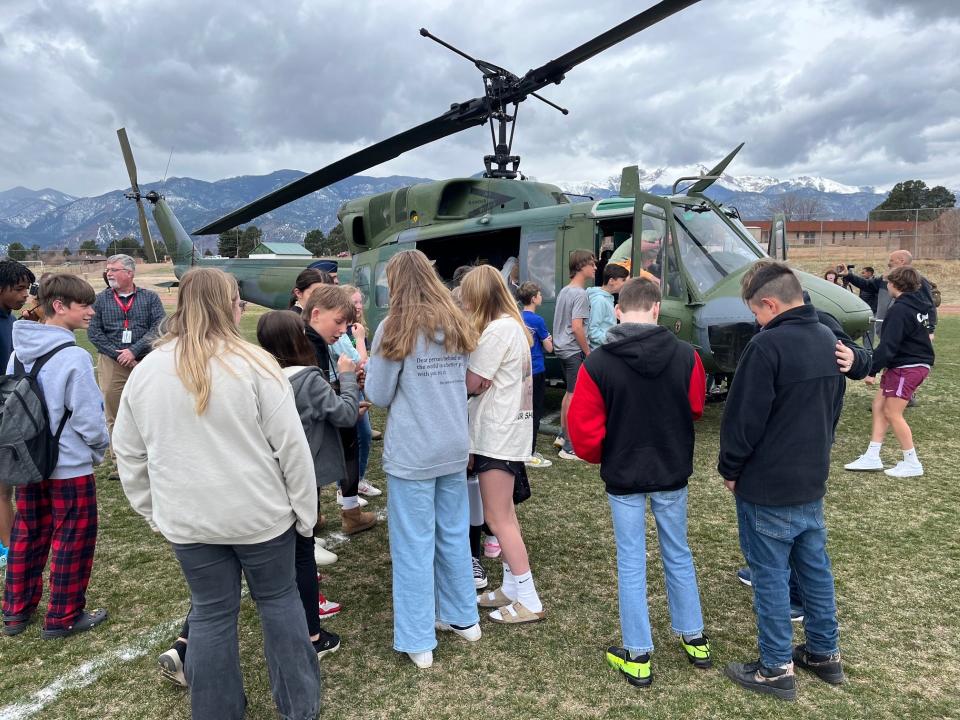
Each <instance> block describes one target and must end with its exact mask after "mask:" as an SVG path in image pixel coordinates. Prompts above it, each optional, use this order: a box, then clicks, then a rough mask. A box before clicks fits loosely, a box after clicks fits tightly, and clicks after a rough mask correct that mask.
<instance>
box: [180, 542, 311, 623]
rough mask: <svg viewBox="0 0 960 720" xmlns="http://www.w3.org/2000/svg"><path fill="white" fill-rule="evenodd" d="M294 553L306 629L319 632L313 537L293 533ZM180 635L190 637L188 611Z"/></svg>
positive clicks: (298, 589) (298, 590)
mask: <svg viewBox="0 0 960 720" xmlns="http://www.w3.org/2000/svg"><path fill="white" fill-rule="evenodd" d="M294 535H295V538H296V541H295V543H294V549H295V553H296V555H295V556H294V557H295V560H294V563H295V570H296V574H297V592H298V593H300V602H301V603H303V612H304V614H305V615H306V617H307V630H309V632H310V634H311V635H319V634H320V583H319V581H318V580H317V563H316V560H314V558H313V537H304V536H303V535H301V534H300V533H294ZM180 637H182V638H184V639H187V638H189V637H190V613H187V619H186V620H184V621H183V628H182V629H181V630H180Z"/></svg>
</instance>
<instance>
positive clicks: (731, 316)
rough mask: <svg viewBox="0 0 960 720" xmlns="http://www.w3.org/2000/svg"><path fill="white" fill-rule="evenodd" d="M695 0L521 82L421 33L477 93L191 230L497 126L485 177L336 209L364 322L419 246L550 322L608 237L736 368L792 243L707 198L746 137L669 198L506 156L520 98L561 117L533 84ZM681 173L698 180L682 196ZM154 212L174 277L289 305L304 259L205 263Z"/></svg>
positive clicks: (831, 299) (709, 363) (379, 310)
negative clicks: (207, 276)
mask: <svg viewBox="0 0 960 720" xmlns="http://www.w3.org/2000/svg"><path fill="white" fill-rule="evenodd" d="M697 1H698V0H662V2H660V3H658V4H656V5H654V6H653V7H651V8H649V9H648V10H645V11H643V12H641V13H639V14H637V15H636V16H634V17H632V18H630V19H629V20H627V21H625V22H624V23H621V24H620V25H618V26H616V27H614V28H612V29H611V30H608V31H607V32H605V33H603V34H601V35H599V36H597V37H596V38H594V39H593V40H590V41H588V42H587V43H584V44H583V45H581V46H579V47H578V48H576V49H574V50H572V51H570V52H569V53H567V54H565V55H563V56H561V57H559V58H557V59H555V60H552V61H550V62H548V63H546V64H545V65H543V66H541V67H539V68H536V69H534V70H530V71H528V72H527V73H526V74H525V75H524V76H523V77H518V76H516V75H514V74H512V73H511V72H509V71H508V70H505V69H504V68H501V67H499V66H496V65H494V64H492V63H489V62H486V61H483V60H477V59H474V58H472V57H470V56H469V55H467V54H466V53H464V52H462V51H461V50H458V49H457V48H454V47H453V46H452V45H449V44H448V43H446V42H444V41H442V40H440V39H439V38H436V37H435V36H433V35H432V34H430V33H429V32H428V31H427V30H421V31H420V32H421V35H423V36H424V37H427V38H430V39H433V40H436V41H437V42H438V43H440V44H441V45H443V46H444V47H447V48H448V49H450V50H452V51H454V52H456V53H458V54H459V55H461V56H463V57H464V58H466V59H468V60H469V61H471V62H472V63H473V64H474V65H475V66H476V67H477V68H478V69H479V70H480V71H481V73H483V81H484V87H485V94H484V95H483V96H482V97H479V98H475V99H473V100H470V101H467V102H465V103H458V104H454V105H453V106H452V107H451V109H450V110H449V111H448V112H446V113H444V114H443V115H441V116H439V117H437V118H434V119H433V120H430V121H428V122H426V123H423V124H422V125H418V126H417V127H415V128H412V129H410V130H407V131H405V132H403V133H400V134H398V135H395V136H393V137H392V138H389V139H387V140H384V141H382V142H379V143H376V144H374V145H372V146H370V147H367V148H364V149H363V150H360V151H358V152H356V153H354V154H352V155H349V156H347V157H346V158H343V159H341V160H338V161H336V162H334V163H333V164H331V165H328V166H327V167H325V168H322V169H321V170H318V171H316V172H314V173H312V174H310V175H306V176H304V177H303V178H300V179H299V180H296V181H295V182H293V183H290V184H289V185H286V186H284V187H282V188H280V189H278V190H276V191H274V192H272V193H270V194H268V195H266V196H264V197H262V198H259V199H258V200H255V201H254V202H252V203H250V204H248V205H246V206H245V207H243V208H240V209H239V210H236V211H234V212H232V213H230V214H228V215H226V216H224V217H223V218H220V219H219V220H216V221H214V222H212V223H210V224H208V225H205V226H204V227H202V228H200V229H199V230H197V231H195V233H194V234H216V233H220V232H223V231H226V230H229V229H232V228H234V227H236V226H237V225H239V224H242V223H245V222H248V221H250V220H252V219H253V218H255V217H258V216H259V215H262V214H264V213H267V212H270V211H271V210H274V209H276V208H278V207H281V206H282V205H284V204H286V203H289V202H292V201H293V200H296V199H298V198H301V197H303V196H305V195H307V194H309V193H311V192H314V191H316V190H319V189H321V188H323V187H326V186H327V185H330V184H332V183H334V182H336V181H338V180H341V179H343V178H346V177H349V176H350V175H352V174H355V173H358V172H361V171H363V170H365V169H367V168H369V167H373V166H375V165H378V164H380V163H382V162H385V161H386V160H389V159H392V158H394V157H396V156H398V155H400V154H401V153H403V152H406V151H407V150H410V149H413V148H416V147H419V146H421V145H425V144H427V143H430V142H433V141H434V140H437V139H440V138H443V137H446V136H448V135H451V134H454V133H456V132H459V131H461V130H464V129H466V128H469V127H474V126H477V125H480V124H484V123H486V122H487V121H489V122H490V128H491V136H492V137H493V144H494V153H493V154H492V155H486V156H485V157H484V167H485V172H484V174H483V177H471V178H454V179H450V180H443V181H439V182H431V183H423V184H419V185H413V186H410V187H405V188H400V189H397V190H393V191H390V192H386V193H381V194H378V195H374V196H370V197H366V198H360V199H357V200H351V201H348V202H346V203H345V204H344V205H343V206H341V208H340V210H339V211H338V213H337V216H338V218H339V220H340V222H341V223H342V224H343V228H344V233H345V235H346V238H347V241H348V243H349V246H350V250H351V252H352V282H353V284H355V285H357V286H358V287H359V288H360V289H361V290H362V291H363V294H364V298H365V300H364V302H365V314H366V317H367V319H368V320H369V321H370V323H371V324H372V325H374V326H375V325H376V324H377V323H378V322H379V321H380V320H381V319H382V318H383V317H384V316H385V314H386V313H387V311H388V307H389V291H388V288H387V285H386V273H385V268H386V263H387V261H388V260H389V258H390V257H391V256H392V255H393V254H395V253H397V252H400V251H403V250H408V249H412V248H416V249H420V250H422V251H423V252H424V253H426V254H427V256H428V257H430V258H432V259H433V260H434V262H435V267H436V269H437V272H438V273H439V274H440V276H441V277H442V278H444V279H450V278H451V277H452V274H453V271H454V270H455V269H456V268H457V267H458V266H460V265H465V264H473V263H476V262H486V263H489V264H492V265H494V266H496V267H498V268H503V269H504V272H505V274H506V273H507V272H508V268H512V267H513V266H516V267H517V268H518V270H519V272H518V276H517V278H516V279H517V281H519V282H522V281H524V280H534V281H536V282H537V283H538V284H539V285H540V286H541V288H542V290H543V298H544V303H543V306H542V307H541V313H542V314H544V315H545V316H546V318H547V320H548V323H549V322H550V321H551V320H552V315H553V309H554V300H555V297H556V294H557V292H559V290H560V288H561V287H562V286H563V285H565V284H566V282H567V264H568V257H569V254H570V253H571V252H572V251H573V250H577V249H587V250H590V251H592V252H594V253H596V254H599V250H600V248H601V246H602V244H603V242H604V238H613V240H614V244H616V245H617V248H616V252H615V253H614V257H615V258H617V259H619V260H628V261H629V263H630V265H631V266H632V268H634V269H637V270H639V269H640V268H644V269H648V270H652V271H653V272H654V274H655V275H656V276H657V277H658V278H659V279H660V282H661V286H662V288H663V302H662V307H661V315H660V322H661V324H663V325H665V326H667V327H669V328H670V329H671V330H673V332H675V333H676V334H677V335H678V337H680V338H681V339H683V340H686V341H688V342H690V343H691V344H692V345H694V347H696V348H697V349H698V351H699V352H700V355H701V357H702V359H703V362H704V366H705V368H706V369H707V370H708V372H712V373H716V374H726V373H732V372H733V371H734V369H735V368H736V364H737V360H738V359H739V356H740V354H741V353H742V351H743V348H744V347H745V345H746V343H747V342H748V341H749V339H750V337H751V336H752V335H753V333H754V331H755V324H754V318H753V316H752V314H751V313H750V312H749V310H748V309H747V307H746V306H745V305H744V303H743V302H742V301H741V300H740V297H739V281H740V277H741V276H742V275H743V273H744V272H745V271H746V269H747V268H748V267H750V266H751V265H752V264H753V263H754V262H756V261H757V260H759V259H760V258H763V257H766V256H767V255H768V254H775V256H776V257H780V258H783V259H785V258H786V251H787V246H786V241H785V234H784V232H783V230H784V228H783V223H782V222H781V223H780V226H779V231H776V224H775V231H774V232H773V233H771V246H770V248H769V249H768V251H765V250H764V249H763V248H761V247H760V246H759V245H758V244H757V242H756V241H755V240H754V239H753V237H752V236H751V235H750V233H749V232H748V231H747V230H746V228H745V227H744V226H743V224H742V223H741V222H740V219H739V217H738V215H737V213H736V211H735V210H733V209H728V208H723V207H721V206H720V205H718V204H716V203H715V202H713V201H712V200H711V199H710V198H708V197H707V196H706V195H705V194H704V192H705V191H706V190H707V188H709V187H710V185H711V184H712V183H713V182H714V181H716V180H717V179H718V178H719V176H720V175H721V174H722V173H723V171H724V169H725V168H726V167H727V165H728V164H729V163H730V162H731V161H732V160H733V158H734V156H735V155H736V153H737V152H738V151H739V150H740V148H741V147H742V144H741V145H740V146H738V147H737V148H736V149H735V150H734V151H733V152H731V153H730V154H729V155H727V157H726V158H724V159H723V160H722V161H721V162H720V163H719V164H718V165H717V166H716V167H715V168H713V170H711V171H710V172H709V173H708V174H707V175H705V176H698V177H690V178H680V179H679V180H678V181H677V183H675V184H674V187H673V191H672V193H671V195H669V196H667V197H661V196H657V195H653V194H650V193H646V192H642V191H640V188H639V174H638V170H637V168H636V166H631V167H628V168H625V169H624V172H623V176H622V178H621V185H620V196H619V197H615V198H609V199H605V200H600V201H592V200H591V201H586V202H571V201H570V198H569V197H568V196H567V195H565V194H564V193H563V191H562V190H561V189H560V188H558V187H556V186H554V185H549V184H545V183H539V182H532V181H528V180H525V179H523V177H522V175H521V174H520V172H519V164H520V158H519V156H516V155H513V154H511V151H512V143H513V130H514V129H515V127H516V126H515V124H514V125H513V127H511V129H510V133H509V137H508V135H507V127H508V125H511V124H512V123H514V121H515V120H516V117H517V109H518V107H519V104H520V103H521V102H523V101H524V100H526V99H528V98H529V97H534V98H535V99H538V100H542V101H543V102H546V103H547V104H549V105H550V106H552V107H555V108H557V109H558V110H560V111H561V112H563V113H564V114H566V112H567V111H566V110H565V109H563V108H560V107H559V106H557V105H555V104H554V103H552V102H550V101H549V100H546V99H545V98H543V97H541V96H540V95H538V94H537V91H538V90H540V89H542V88H543V87H545V86H547V85H549V84H551V83H559V82H561V81H562V80H563V78H564V76H565V74H566V73H567V72H569V71H570V70H571V69H572V68H573V67H575V66H576V65H578V64H579V63H582V62H584V61H585V60H587V59H589V58H591V57H593V56H594V55H596V54H597V53H599V52H602V51H603V50H605V49H607V48H609V47H611V46H612V45H614V44H616V43H618V42H620V41H622V40H624V39H626V38H628V37H630V36H632V35H634V34H635V33H637V32H639V31H641V30H643V29H645V28H647V27H650V26H651V25H653V24H655V23H657V22H659V21H660V20H663V19H664V18H666V17H668V16H670V15H672V14H674V13H676V12H679V11H680V10H682V9H684V8H686V7H689V6H690V5H693V4H695V3H696V2H697ZM685 181H686V182H689V183H690V184H689V185H688V186H687V187H685V188H683V190H682V191H681V190H679V184H680V183H682V182H685ZM149 199H150V198H148V200H149ZM154 214H155V217H156V216H157V215H158V214H159V216H160V217H159V218H158V226H159V227H160V228H161V232H162V234H163V235H164V237H165V238H166V239H167V242H168V245H169V244H170V243H171V241H173V242H174V246H175V247H176V248H177V249H176V252H175V253H174V262H175V265H176V268H177V272H178V275H179V274H180V273H181V271H182V270H185V269H187V267H188V266H187V265H186V264H185V263H184V260H185V259H187V260H189V262H190V263H192V264H202V265H204V266H217V267H222V268H224V269H225V270H227V271H228V272H231V273H233V274H234V275H235V276H236V277H237V279H238V281H239V283H240V287H241V293H242V295H243V297H244V298H245V299H248V300H252V301H254V302H257V303H260V304H264V305H267V306H269V307H286V301H287V299H288V297H289V291H290V288H291V287H292V286H293V284H294V279H295V277H296V274H297V273H298V272H299V271H300V270H301V269H302V268H303V267H305V266H306V263H305V262H304V261H303V260H297V261H286V262H289V263H290V265H286V266H283V265H280V264H275V263H280V262H282V261H258V260H254V261H250V260H247V261H242V260H229V261H224V260H201V259H198V258H196V257H195V254H194V253H193V249H192V243H191V242H190V240H189V237H188V236H187V234H186V233H185V232H184V231H183V229H182V227H180V226H179V223H177V222H176V219H175V218H174V217H173V214H172V212H170V211H169V208H167V207H165V204H164V203H162V199H159V200H158V201H157V202H156V203H155V205H154ZM164 227H166V228H167V230H166V231H165V230H164ZM168 233H172V234H171V235H169V236H168ZM634 238H636V239H639V242H634V241H633V239H634ZM618 254H619V256H618ZM800 276H801V283H802V284H803V286H804V288H805V289H806V290H807V291H808V292H809V293H810V296H811V298H812V301H813V302H814V304H815V305H817V307H818V308H820V309H821V310H824V311H826V312H829V313H830V314H831V315H833V316H834V317H836V318H837V320H838V321H840V323H841V324H842V325H843V326H844V328H845V329H846V330H847V332H848V333H849V334H851V336H853V337H858V336H859V335H861V334H862V333H863V332H864V331H865V330H866V329H867V327H868V324H869V320H870V310H869V308H868V307H867V306H866V304H864V303H863V302H862V301H860V299H859V298H857V297H856V296H855V295H854V294H852V293H850V292H847V291H846V290H844V289H843V288H840V287H837V286H835V285H833V284H831V283H828V282H826V281H825V280H823V279H822V278H818V277H815V276H813V275H809V274H806V273H800ZM548 372H549V370H548Z"/></svg>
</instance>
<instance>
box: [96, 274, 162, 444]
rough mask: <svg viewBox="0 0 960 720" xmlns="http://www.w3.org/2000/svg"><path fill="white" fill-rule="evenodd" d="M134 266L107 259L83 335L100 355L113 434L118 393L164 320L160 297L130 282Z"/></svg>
mask: <svg viewBox="0 0 960 720" xmlns="http://www.w3.org/2000/svg"><path fill="white" fill-rule="evenodd" d="M136 270H137V263H136V262H135V261H134V259H133V258H132V257H130V256H129V255H113V256H111V257H110V258H108V259H107V271H106V276H107V282H109V283H110V287H108V288H107V289H106V290H103V291H101V292H100V293H98V294H97V300H96V302H95V303H94V306H93V307H94V310H95V311H96V314H95V315H94V316H93V319H92V320H91V321H90V328H89V329H88V330H87V335H88V337H89V338H90V342H92V343H93V345H94V346H95V347H96V348H97V351H98V352H99V353H100V356H99V359H98V361H97V374H98V375H99V377H100V390H101V391H102V392H103V401H104V410H105V411H106V415H107V428H108V429H109V430H110V433H111V435H112V434H113V421H114V420H115V419H116V417H117V408H118V407H119V406H120V394H121V393H122V392H123V386H124V385H125V384H126V382H127V378H128V377H130V372H131V371H132V370H133V368H134V367H135V366H136V364H137V363H138V362H139V361H140V360H142V359H143V356H144V355H146V354H147V353H148V352H150V349H151V348H150V345H151V343H152V342H153V340H154V339H155V338H156V336H157V327H158V326H159V325H160V321H161V320H163V319H164V317H166V313H165V312H164V310H163V303H162V302H161V301H160V296H159V295H157V294H156V293H155V292H152V291H150V290H144V289H143V288H138V287H137V286H136V285H134V283H133V276H134V274H135V273H136Z"/></svg>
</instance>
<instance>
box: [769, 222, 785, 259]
mask: <svg viewBox="0 0 960 720" xmlns="http://www.w3.org/2000/svg"><path fill="white" fill-rule="evenodd" d="M767 255H769V256H770V257H772V258H773V259H774V260H780V261H786V259H787V218H786V216H785V215H784V214H783V213H777V214H776V215H774V216H773V222H772V223H770V241H769V243H768V244H767Z"/></svg>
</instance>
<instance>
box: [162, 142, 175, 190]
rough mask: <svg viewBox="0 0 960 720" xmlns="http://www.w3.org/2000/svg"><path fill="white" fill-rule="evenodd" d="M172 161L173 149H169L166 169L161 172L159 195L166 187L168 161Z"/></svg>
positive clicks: (168, 170) (168, 168)
mask: <svg viewBox="0 0 960 720" xmlns="http://www.w3.org/2000/svg"><path fill="white" fill-rule="evenodd" d="M171 160H173V148H170V155H169V156H167V167H166V168H165V169H164V171H163V180H162V181H161V182H160V191H161V192H160V194H161V195H162V194H163V188H164V187H166V185H167V173H168V172H170V161H171Z"/></svg>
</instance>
